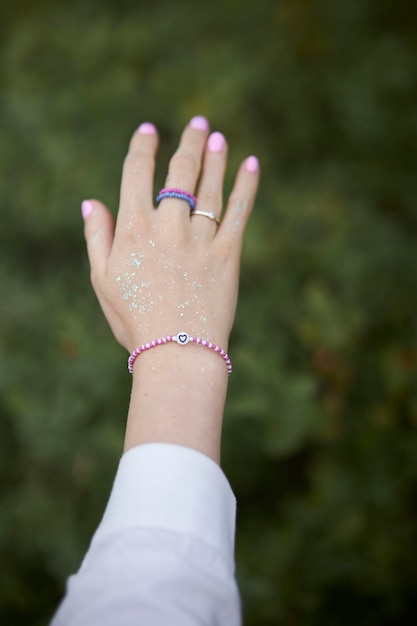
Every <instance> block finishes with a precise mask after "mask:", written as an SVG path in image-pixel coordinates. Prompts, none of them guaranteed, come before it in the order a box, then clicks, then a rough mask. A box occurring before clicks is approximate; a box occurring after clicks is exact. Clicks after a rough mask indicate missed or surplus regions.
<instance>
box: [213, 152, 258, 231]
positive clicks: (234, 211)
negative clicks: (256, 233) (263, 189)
mask: <svg viewBox="0 0 417 626" xmlns="http://www.w3.org/2000/svg"><path fill="white" fill-rule="evenodd" d="M258 185H259V161H258V159H257V158H256V157H255V156H250V157H248V158H247V159H246V160H245V161H244V162H243V163H242V165H241V166H240V168H239V171H238V173H237V176H236V180H235V184H234V186H233V189H232V193H231V194H230V198H229V202H228V204H227V209H226V212H225V214H224V217H223V220H222V223H221V226H220V228H219V231H218V236H219V237H227V238H228V239H230V238H234V239H237V240H242V238H243V233H244V231H245V226H246V223H247V221H248V219H249V216H250V214H251V211H252V207H253V203H254V201H255V196H256V192H257V189H258Z"/></svg>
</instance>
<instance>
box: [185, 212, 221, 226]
mask: <svg viewBox="0 0 417 626" xmlns="http://www.w3.org/2000/svg"><path fill="white" fill-rule="evenodd" d="M193 215H202V216H203V217H208V218H209V219H210V220H213V221H214V222H216V224H217V226H219V224H220V222H219V220H218V219H217V216H216V214H215V213H213V211H200V210H199V209H195V210H194V211H191V216H193Z"/></svg>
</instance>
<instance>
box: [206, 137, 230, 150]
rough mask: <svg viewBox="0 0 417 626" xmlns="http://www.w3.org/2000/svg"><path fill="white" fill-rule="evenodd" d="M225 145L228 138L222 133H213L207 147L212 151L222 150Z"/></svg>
mask: <svg viewBox="0 0 417 626" xmlns="http://www.w3.org/2000/svg"><path fill="white" fill-rule="evenodd" d="M225 145H226V139H225V138H224V135H222V134H221V133H212V134H211V135H210V137H209V139H208V142H207V147H208V149H209V150H210V152H221V151H222V150H223V149H224V147H225Z"/></svg>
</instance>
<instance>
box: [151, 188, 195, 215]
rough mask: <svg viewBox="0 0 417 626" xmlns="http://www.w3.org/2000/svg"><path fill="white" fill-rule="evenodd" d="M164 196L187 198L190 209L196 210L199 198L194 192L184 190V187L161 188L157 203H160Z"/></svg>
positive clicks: (178, 198) (179, 198)
mask: <svg viewBox="0 0 417 626" xmlns="http://www.w3.org/2000/svg"><path fill="white" fill-rule="evenodd" d="M164 198H177V200H185V201H186V202H188V204H189V205H190V211H194V209H195V205H196V202H197V198H196V197H195V196H193V194H192V193H188V191H184V190H183V189H176V188H171V187H170V188H168V189H161V191H160V192H159V193H158V195H157V196H156V203H157V204H159V203H160V202H161V200H163V199H164Z"/></svg>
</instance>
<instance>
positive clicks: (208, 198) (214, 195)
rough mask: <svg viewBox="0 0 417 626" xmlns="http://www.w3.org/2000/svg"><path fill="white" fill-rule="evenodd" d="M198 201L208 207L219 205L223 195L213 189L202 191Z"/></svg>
mask: <svg viewBox="0 0 417 626" xmlns="http://www.w3.org/2000/svg"><path fill="white" fill-rule="evenodd" d="M198 199H199V200H200V201H201V202H203V203H204V204H208V205H213V204H219V203H220V202H221V194H220V193H219V192H218V191H214V190H213V189H202V190H201V191H200V192H199V194H198Z"/></svg>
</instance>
